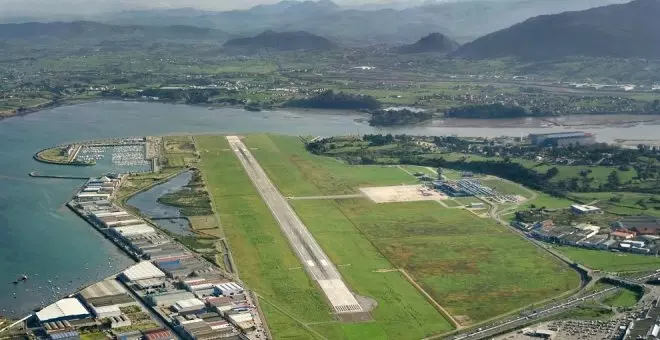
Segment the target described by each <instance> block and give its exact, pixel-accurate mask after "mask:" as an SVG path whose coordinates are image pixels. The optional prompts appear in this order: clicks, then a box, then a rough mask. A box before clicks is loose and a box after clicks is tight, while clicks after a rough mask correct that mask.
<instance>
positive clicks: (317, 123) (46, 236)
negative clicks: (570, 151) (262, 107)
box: [0, 101, 660, 316]
mask: <svg viewBox="0 0 660 340" xmlns="http://www.w3.org/2000/svg"><path fill="white" fill-rule="evenodd" d="M614 117H615V116H608V119H612V118H614ZM629 118H630V119H631V121H634V120H636V119H639V120H643V119H645V118H646V116H630V117H629ZM364 119H365V116H364V115H361V114H353V113H336V112H327V111H263V112H247V111H244V110H240V109H229V108H227V109H215V110H209V109H207V108H204V107H197V106H186V105H170V104H160V103H137V102H117V101H106V102H94V103H87V104H80V105H75V106H65V107H58V108H53V109H49V110H44V111H40V112H36V113H32V114H29V115H26V116H20V117H13V118H8V119H5V120H2V121H0V315H3V316H17V315H21V314H23V313H25V312H27V311H30V310H32V309H33V308H37V307H40V306H43V305H45V304H46V303H49V302H52V301H53V300H55V299H56V298H57V297H61V296H63V295H65V294H70V293H72V292H74V291H75V290H76V289H77V288H78V287H80V286H81V285H86V284H90V283H92V282H94V281H96V280H99V279H101V278H103V277H106V276H109V275H111V274H113V273H116V272H118V271H119V270H121V269H123V268H126V267H127V266H129V265H130V264H131V263H133V262H132V260H131V259H129V258H128V257H126V256H125V255H124V254H123V253H122V252H120V251H119V250H118V249H117V248H116V247H115V246H114V245H113V244H112V243H110V242H109V241H107V240H106V239H104V238H103V237H101V235H100V234H99V233H98V232H97V231H95V230H94V229H93V228H91V227H90V226H89V225H87V224H86V223H85V222H84V221H82V220H81V219H80V218H78V217H77V216H76V215H74V214H73V213H71V212H70V211H69V210H68V209H67V208H66V207H65V206H64V204H65V203H66V202H67V201H68V200H69V199H70V198H71V196H72V195H73V193H74V192H75V191H76V190H77V189H78V188H79V187H80V186H81V185H82V184H83V183H82V181H76V180H53V179H39V178H30V177H28V173H29V172H30V171H38V172H40V173H43V174H50V175H73V176H97V175H99V174H102V173H105V172H110V171H121V170H122V169H115V168H113V166H112V164H99V165H96V166H93V167H66V166H55V165H47V164H42V163H38V162H35V161H34V160H33V159H32V155H33V154H34V153H35V152H37V151H39V150H40V149H43V148H46V147H50V146H53V145H57V144H63V143H69V142H75V141H83V140H90V139H101V138H112V137H125V136H145V135H164V134H185V133H196V134H200V133H221V134H228V133H248V132H271V133H281V134H290V135H320V136H331V135H342V134H364V133H395V134H397V133H399V134H400V133H406V134H419V135H459V136H486V137H495V136H502V135H510V136H520V135H521V134H527V133H532V132H550V131H566V130H575V129H576V128H575V127H562V126H555V125H553V124H550V125H549V124H548V122H546V121H541V120H534V119H532V120H529V119H525V120H498V121H459V120H451V121H436V122H433V123H432V124H427V125H423V126H413V127H404V128H393V129H376V128H372V127H370V126H368V125H366V124H364V123H361V121H364ZM580 119H581V120H582V121H583V122H581V123H584V122H585V121H586V123H587V124H580V126H584V128H580V129H583V130H586V131H590V132H594V133H596V134H597V138H598V139H599V140H601V141H613V140H615V139H619V138H621V139H631V138H632V139H639V140H642V139H658V138H660V137H658V127H659V125H656V123H641V124H638V123H630V124H626V125H623V126H611V125H608V124H609V123H597V124H595V125H593V124H588V123H589V122H590V121H592V119H595V118H592V117H587V118H580ZM544 126H550V127H547V128H544ZM24 274H25V275H27V276H28V277H29V279H28V281H27V282H26V283H21V284H18V285H14V284H12V281H14V280H15V279H16V278H17V277H19V276H20V275H24Z"/></svg>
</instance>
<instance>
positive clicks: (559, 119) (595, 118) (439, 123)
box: [0, 98, 660, 164]
mask: <svg viewBox="0 0 660 340" xmlns="http://www.w3.org/2000/svg"><path fill="white" fill-rule="evenodd" d="M97 102H129V103H130V102H133V103H156V104H170V105H186V106H191V107H199V108H206V109H208V110H220V109H223V108H228V109H235V110H243V111H244V112H246V113H252V111H249V110H246V109H245V108H244V106H241V105H214V104H211V103H209V104H186V103H177V102H167V101H153V100H141V99H122V98H91V99H69V100H62V101H59V102H56V103H54V102H49V103H46V104H42V105H39V106H36V107H33V108H29V109H26V110H24V111H21V112H19V113H15V114H13V115H0V122H1V121H3V120H5V119H10V118H14V117H21V116H27V115H29V114H32V113H37V112H40V111H43V110H48V109H55V108H59V107H65V106H74V105H81V104H89V103H97ZM14 111H15V110H14ZM277 111H279V112H290V113H294V114H314V113H322V114H328V115H337V116H343V115H365V113H364V112H361V111H359V110H349V109H347V110H343V109H322V108H296V107H292V108H287V107H277V108H274V109H271V110H263V111H262V112H277ZM617 115H618V116H627V117H631V118H633V117H634V118H635V119H629V120H623V121H616V120H612V119H611V117H615V116H617ZM608 117H610V118H608ZM576 118H577V119H583V121H576V122H569V121H563V120H571V119H576ZM599 118H600V119H602V120H599ZM527 120H536V121H538V122H539V124H538V125H537V126H529V127H535V128H553V127H565V128H589V127H602V128H608V127H609V128H611V127H623V126H629V125H638V124H648V123H651V124H652V123H658V124H660V115H655V114H651V113H630V112H620V113H612V112H604V113H579V114H567V115H562V116H539V117H512V118H445V117H442V116H438V117H435V118H433V119H431V120H427V121H424V122H421V123H418V124H404V125H394V126H377V128H397V127H411V126H425V127H463V128H472V127H473V128H479V127H484V123H485V122H488V123H491V124H492V126H491V127H492V128H498V127H500V128H506V127H518V126H520V124H519V123H520V122H523V121H527ZM584 120H592V121H584ZM356 122H357V123H360V124H367V125H368V123H367V120H366V119H357V120H356ZM55 164H59V163H55Z"/></svg>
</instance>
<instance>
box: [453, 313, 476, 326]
mask: <svg viewBox="0 0 660 340" xmlns="http://www.w3.org/2000/svg"><path fill="white" fill-rule="evenodd" d="M454 319H456V321H458V323H459V324H461V326H467V325H469V324H471V323H472V319H470V317H469V316H467V315H455V316H454Z"/></svg>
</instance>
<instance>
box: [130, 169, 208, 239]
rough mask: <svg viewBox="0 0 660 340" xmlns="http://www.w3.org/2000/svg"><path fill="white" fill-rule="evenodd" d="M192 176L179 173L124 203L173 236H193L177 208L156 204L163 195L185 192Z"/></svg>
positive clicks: (189, 172)
mask: <svg viewBox="0 0 660 340" xmlns="http://www.w3.org/2000/svg"><path fill="white" fill-rule="evenodd" d="M192 175H193V173H192V172H191V171H187V172H184V173H181V174H179V175H177V176H174V177H173V178H172V179H170V180H169V181H167V182H165V183H163V184H159V185H156V186H154V187H153V188H151V189H149V190H147V191H144V192H141V193H139V194H137V195H135V196H133V197H132V198H131V199H129V200H128V202H126V203H128V205H130V206H132V207H135V208H136V209H138V210H140V212H141V213H142V214H143V215H145V216H147V217H149V218H150V219H151V220H153V221H154V223H156V224H158V225H159V226H160V227H161V228H163V229H165V230H167V231H169V232H171V233H173V234H177V235H181V236H192V235H195V234H194V233H193V232H192V230H191V229H190V222H188V219H186V218H185V217H184V216H182V215H181V213H180V212H179V208H177V207H173V206H169V205H166V204H162V203H160V202H158V198H160V197H162V196H163V195H165V194H169V193H174V192H177V191H180V190H185V186H186V185H187V184H188V183H189V182H190V179H191V178H192Z"/></svg>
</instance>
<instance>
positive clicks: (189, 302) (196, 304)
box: [172, 298, 204, 313]
mask: <svg viewBox="0 0 660 340" xmlns="http://www.w3.org/2000/svg"><path fill="white" fill-rule="evenodd" d="M172 308H174V310H175V311H176V312H177V313H190V312H196V311H199V310H201V309H204V302H202V300H200V299H197V298H192V299H186V300H179V301H177V302H176V303H175V304H174V305H173V306H172Z"/></svg>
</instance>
